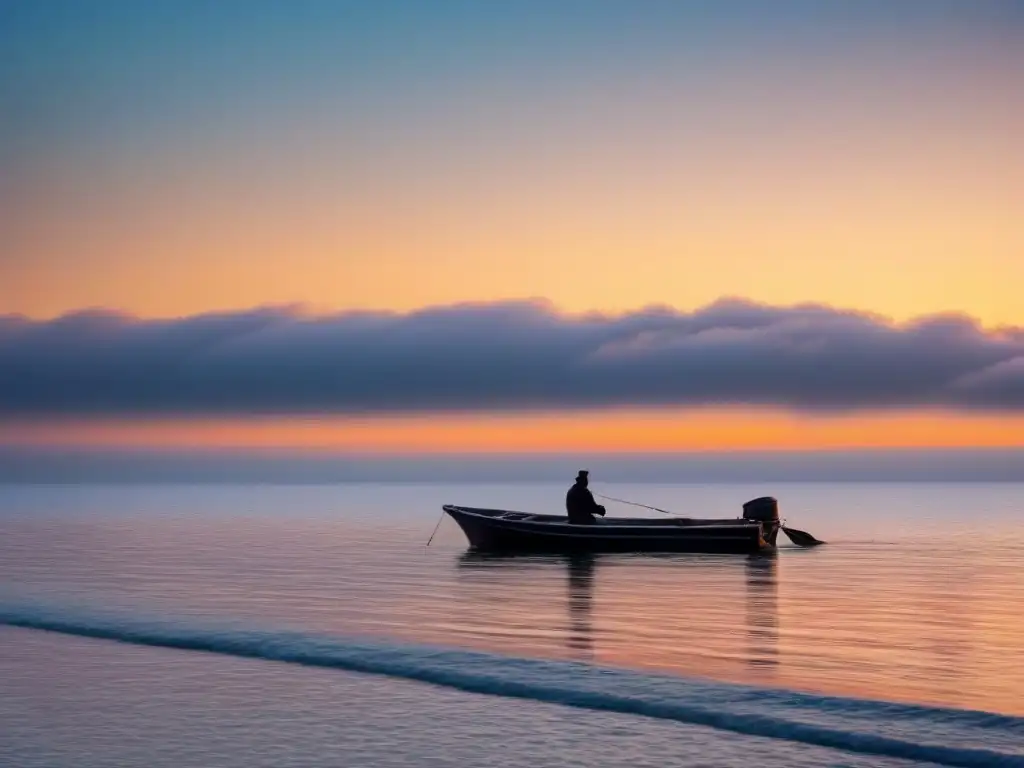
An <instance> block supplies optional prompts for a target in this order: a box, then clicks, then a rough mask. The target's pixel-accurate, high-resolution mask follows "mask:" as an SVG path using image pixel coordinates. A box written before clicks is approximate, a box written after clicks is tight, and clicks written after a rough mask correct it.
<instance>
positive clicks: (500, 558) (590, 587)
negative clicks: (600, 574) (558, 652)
mask: <svg viewBox="0 0 1024 768" xmlns="http://www.w3.org/2000/svg"><path fill="white" fill-rule="evenodd" d="M601 557H602V555H599V554H571V555H570V554H564V555H558V554H552V555H540V554H530V555H515V554H498V553H487V552H473V551H469V552H465V553H463V554H462V555H460V556H459V559H458V567H459V569H460V570H476V571H479V572H480V573H481V575H484V574H486V576H487V578H486V579H481V580H480V581H478V582H477V583H478V584H483V583H486V584H489V585H494V584H495V579H494V578H492V577H494V576H495V575H496V574H497V575H498V580H500V583H501V584H503V585H506V586H507V585H508V584H511V583H516V582H518V583H520V584H522V585H523V586H524V589H526V590H529V591H531V592H532V593H533V594H534V595H535V596H537V597H540V595H543V594H544V593H546V592H547V590H546V589H544V588H543V587H542V586H541V585H544V586H546V584H547V581H548V580H547V579H544V580H543V581H541V582H540V583H538V582H537V581H534V580H531V579H529V578H528V577H529V575H530V574H534V575H543V574H551V572H552V570H559V571H561V570H564V571H565V574H566V606H567V609H568V610H567V614H568V624H567V625H565V624H563V625H562V627H560V628H559V629H558V634H559V635H561V636H563V637H564V638H565V645H566V647H567V648H568V650H569V654H570V656H572V657H573V658H577V659H580V660H583V661H591V660H592V659H593V658H594V647H595V643H594V628H593V599H594V580H595V573H596V571H597V566H598V561H599V559H600V558H601ZM603 557H608V556H603ZM538 587H541V588H539V589H538Z"/></svg>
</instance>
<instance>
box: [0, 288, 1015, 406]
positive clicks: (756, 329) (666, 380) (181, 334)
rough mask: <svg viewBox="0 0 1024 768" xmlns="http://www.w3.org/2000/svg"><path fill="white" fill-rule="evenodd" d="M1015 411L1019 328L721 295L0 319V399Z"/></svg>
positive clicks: (14, 402) (37, 402)
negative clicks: (321, 311) (691, 303)
mask: <svg viewBox="0 0 1024 768" xmlns="http://www.w3.org/2000/svg"><path fill="white" fill-rule="evenodd" d="M714 404H721V405H761V406H781V407H785V408H792V409H798V410H807V411H820V410H840V411H841V410H850V409H873V408H903V407H947V408H954V409H999V410H1006V411H1021V410H1024V329H1021V328H1007V329H1002V330H1000V331H992V330H985V329H982V328H980V327H979V326H978V325H977V324H976V323H974V322H973V321H972V320H970V319H969V318H966V317H962V316H958V315H944V316H933V317H927V318H921V319H919V320H917V321H914V322H911V323H907V324H903V325H893V324H890V323H888V322H886V321H885V320H883V319H881V318H877V317H874V316H871V315H867V314H863V313H856V312H845V311H840V310H837V309H833V308H830V307H826V306H816V305H803V306H797V307H781V308H780V307H769V306H763V305H758V304H753V303H749V302H745V301H739V300H723V301H719V302H717V303H715V304H713V305H710V306H708V307H705V308H703V309H701V310H698V311H696V312H693V313H691V314H687V313H680V312H675V311H671V310H667V309H649V310H645V311H640V312H635V313H632V314H627V315H621V316H614V317H609V316H602V315H588V316H581V317H568V316H564V315H560V314H558V313H556V312H554V311H553V310H552V309H551V308H550V307H548V306H547V305H545V304H543V303H538V302H511V303H497V304H466V305H456V306H451V307H443V308H432V309H425V310H422V311H418V312H414V313H411V314H393V313H367V312H357V313H343V314H336V315H330V316H318V317H310V316H307V315H304V314H303V313H301V312H298V311H295V310H291V309H257V310H251V311H244V312H235V313H224V314H208V315H198V316H194V317H188V318H183V319H177V320H139V319H135V318H132V317H129V316H125V315H120V314H117V313H113V312H107V311H88V312H79V313H74V314H69V315H66V316H63V317H60V318H57V319H54V320H49V321H32V320H27V319H25V318H20V317H4V318H0V415H2V416H4V417H7V418H10V417H19V416H20V417H47V416H57V415H83V416H84V415H108V414H109V415H114V414H117V415H136V414H137V415H157V414H168V415H173V414H248V413H329V412H333V413H385V412H398V413H400V412H412V411H433V410H460V411H466V410H514V409H549V408H554V409H559V408H582V407H600V406H629V405H714Z"/></svg>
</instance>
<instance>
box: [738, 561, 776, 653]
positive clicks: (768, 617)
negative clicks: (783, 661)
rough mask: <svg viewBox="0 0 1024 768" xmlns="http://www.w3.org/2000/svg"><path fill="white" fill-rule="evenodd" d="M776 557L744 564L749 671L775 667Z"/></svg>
mask: <svg viewBox="0 0 1024 768" xmlns="http://www.w3.org/2000/svg"><path fill="white" fill-rule="evenodd" d="M778 565H779V564H778V556H777V555H776V554H775V553H774V552H772V553H768V554H763V555H750V556H748V557H747V561H746V582H747V590H746V597H747V600H746V619H747V639H748V646H747V661H748V663H749V664H750V665H751V666H753V667H759V668H763V667H775V666H776V665H778V663H779V660H778V647H779V582H778Z"/></svg>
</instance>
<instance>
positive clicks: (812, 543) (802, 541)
mask: <svg viewBox="0 0 1024 768" xmlns="http://www.w3.org/2000/svg"><path fill="white" fill-rule="evenodd" d="M594 495H595V496H597V497H598V498H601V499H608V501H617V502H619V503H620V504H629V505H631V506H634V507H643V508H644V509H652V510H654V511H655V512H664V513H665V514H666V515H672V516H673V517H674V516H675V513H673V512H669V511H668V510H667V509H661V508H659V507H652V506H650V505H648V504H640V503H638V502H635V501H626V500H625V499H616V498H615V497H614V496H604V495H602V494H600V493H595V494H594ZM779 527H780V528H781V529H782V531H783V533H785V534H786V535H787V536H788V537H789V540H790V541H792V542H793V543H794V544H796V545H797V546H798V547H816V546H818V545H819V544H824V543H825V542H824V541H822V540H821V539H816V538H814V537H813V536H811V534H809V533H807V531H801V530H799V529H797V528H790V527H789V526H788V525H784V524H782V523H780V524H779Z"/></svg>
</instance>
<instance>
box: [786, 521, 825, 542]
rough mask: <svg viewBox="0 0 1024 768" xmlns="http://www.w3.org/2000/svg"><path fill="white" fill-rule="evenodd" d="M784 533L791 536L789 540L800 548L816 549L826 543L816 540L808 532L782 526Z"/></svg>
mask: <svg viewBox="0 0 1024 768" xmlns="http://www.w3.org/2000/svg"><path fill="white" fill-rule="evenodd" d="M779 527H780V528H782V532H783V533H784V534H786V535H787V536H789V540H790V541H792V542H793V543H794V544H796V545H797V546H798V547H816V546H818V545H819V544H824V543H825V542H824V541H822V540H821V539H816V538H814V537H813V536H811V534H809V533H807V531H801V530H798V529H796V528H790V527H789V526H788V525H780V526H779Z"/></svg>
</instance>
